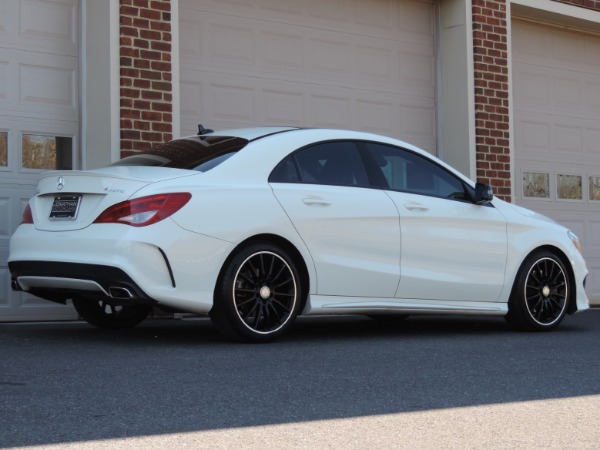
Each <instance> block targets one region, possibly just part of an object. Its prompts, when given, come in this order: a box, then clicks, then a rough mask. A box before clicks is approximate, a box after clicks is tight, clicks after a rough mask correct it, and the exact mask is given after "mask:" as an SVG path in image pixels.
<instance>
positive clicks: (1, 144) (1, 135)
mask: <svg viewBox="0 0 600 450" xmlns="http://www.w3.org/2000/svg"><path fill="white" fill-rule="evenodd" d="M7 148H8V133H7V132H6V131H0V167H6V166H7V164H8V156H7V155H8V151H7V150H6V149H7Z"/></svg>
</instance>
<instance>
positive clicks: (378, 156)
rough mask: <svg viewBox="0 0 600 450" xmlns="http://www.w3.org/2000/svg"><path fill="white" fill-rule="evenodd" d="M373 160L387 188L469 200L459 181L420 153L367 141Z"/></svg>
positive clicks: (462, 184)
mask: <svg viewBox="0 0 600 450" xmlns="http://www.w3.org/2000/svg"><path fill="white" fill-rule="evenodd" d="M368 148H369V150H370V151H371V154H372V156H373V158H374V159H375V162H376V163H377V165H378V166H379V169H380V170H381V172H382V173H383V176H384V178H385V180H386V181H387V184H388V186H389V188H390V189H393V190H398V191H407V192H412V193H415V194H422V195H432V196H435V197H443V198H451V199H456V200H468V199H469V198H468V195H467V194H466V193H465V187H464V183H463V182H462V180H460V179H458V178H456V177H455V176H454V175H452V174H451V173H449V172H447V171H446V170H445V169H443V168H442V167H440V166H438V165H437V164H435V163H434V162H433V161H430V160H428V159H427V158H424V157H422V156H420V155H417V154H415V153H413V152H409V151H407V150H404V149H401V148H397V147H390V146H387V145H381V144H374V143H369V144H368Z"/></svg>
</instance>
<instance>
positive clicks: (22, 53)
mask: <svg viewBox="0 0 600 450" xmlns="http://www.w3.org/2000/svg"><path fill="white" fill-rule="evenodd" d="M78 41H79V5H78V0H51V1H50V0H43V1H42V0H10V1H2V2H0V321H9V320H27V319H31V320H34V319H35V320H39V319H64V318H74V317H76V315H75V313H74V310H73V309H72V308H71V307H65V306H62V305H58V304H53V303H50V302H47V301H44V300H40V299H36V298H35V297H32V296H30V295H25V294H22V293H15V292H12V291H11V289H10V275H9V272H8V269H7V265H6V261H7V257H8V241H9V238H10V235H11V234H12V232H13V231H14V230H15V228H16V227H17V226H18V224H19V222H20V220H21V213H22V211H23V209H24V207H25V205H26V203H27V201H28V199H29V198H30V197H32V196H33V195H34V194H35V185H36V183H37V179H38V177H39V174H40V173H42V172H43V171H45V170H48V169H56V168H72V167H73V165H74V164H76V161H75V158H74V157H75V155H76V154H77V152H76V147H77V134H78V115H79V112H78V109H79V107H78V105H79V99H78V90H79V88H78V81H79V80H78V64H79V62H78V54H79V46H78Z"/></svg>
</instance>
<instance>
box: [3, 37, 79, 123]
mask: <svg viewBox="0 0 600 450" xmlns="http://www.w3.org/2000/svg"><path fill="white" fill-rule="evenodd" d="M77 70H78V60H77V58H74V57H69V56H56V55H55V56H52V55H46V54H39V53H38V54H35V53H34V54H31V53H29V52H20V51H17V50H5V49H2V48H0V108H1V109H0V114H1V113H2V111H11V113H12V114H15V115H24V116H27V117H39V118H50V119H54V118H56V117H61V118H63V119H66V120H77V117H78V110H79V107H78V95H77V86H78V78H77Z"/></svg>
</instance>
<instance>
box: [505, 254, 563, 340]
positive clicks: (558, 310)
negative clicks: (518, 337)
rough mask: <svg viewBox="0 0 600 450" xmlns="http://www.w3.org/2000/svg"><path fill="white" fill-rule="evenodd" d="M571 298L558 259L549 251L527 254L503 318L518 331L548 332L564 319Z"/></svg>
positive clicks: (561, 265) (561, 264)
mask: <svg viewBox="0 0 600 450" xmlns="http://www.w3.org/2000/svg"><path fill="white" fill-rule="evenodd" d="M571 295H572V294H571V289H570V278H569V272H568V271H567V269H566V267H565V266H564V264H563V262H562V261H561V259H560V258H558V257H557V256H556V255H554V254H553V253H550V252H540V253H537V254H534V255H531V256H530V257H528V258H527V259H526V260H525V262H524V263H523V265H522V267H521V270H520V272H519V274H518V275H517V279H516V281H515V286H514V288H513V293H512V295H511V298H510V301H509V304H508V307H509V311H508V314H507V316H506V318H507V320H508V322H509V323H511V324H512V325H513V326H515V327H516V328H519V329H523V330H534V331H535V330H537V331H545V330H551V329H552V328H554V327H556V326H557V325H558V324H559V323H560V322H561V321H562V319H563V317H564V316H565V313H566V311H567V307H568V305H569V299H570V296H571Z"/></svg>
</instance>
